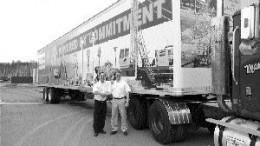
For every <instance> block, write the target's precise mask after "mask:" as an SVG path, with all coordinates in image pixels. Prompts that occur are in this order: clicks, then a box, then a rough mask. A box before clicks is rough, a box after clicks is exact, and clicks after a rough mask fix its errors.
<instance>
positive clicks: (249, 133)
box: [207, 2, 260, 146]
mask: <svg viewBox="0 0 260 146" xmlns="http://www.w3.org/2000/svg"><path fill="white" fill-rule="evenodd" d="M232 46H233V47H232V51H231V52H232V53H231V55H228V56H226V57H227V58H226V59H224V60H226V61H224V60H223V62H222V63H223V64H231V65H230V66H231V71H232V72H231V75H230V76H231V77H229V78H226V77H225V76H228V75H227V72H222V73H221V74H222V75H221V76H222V77H221V78H223V79H224V78H225V81H226V83H228V82H229V83H228V84H227V85H226V87H225V86H223V87H222V88H223V89H227V88H229V90H219V92H218V93H217V94H216V95H217V101H218V103H219V105H220V106H219V107H220V108H221V109H222V110H223V111H225V113H228V116H226V117H224V118H222V119H221V120H217V119H213V118H209V119H207V121H208V122H211V123H214V124H216V125H217V126H216V128H215V132H214V143H215V145H216V146H259V145H260V100H259V99H260V84H259V81H260V72H259V69H260V68H259V67H260V66H259V65H260V39H259V4H258V2H257V3H256V4H252V5H250V6H247V7H244V8H242V9H241V10H240V11H238V12H236V13H235V14H234V15H233V40H232ZM230 60H231V61H230ZM225 99H228V100H230V101H231V102H230V103H231V104H226V102H225Z"/></svg>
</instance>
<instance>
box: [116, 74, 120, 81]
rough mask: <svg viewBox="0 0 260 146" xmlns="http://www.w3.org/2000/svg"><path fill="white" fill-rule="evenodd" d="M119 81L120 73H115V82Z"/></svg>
mask: <svg viewBox="0 0 260 146" xmlns="http://www.w3.org/2000/svg"><path fill="white" fill-rule="evenodd" d="M120 79H121V73H119V72H117V73H116V80H117V81H119V80H120Z"/></svg>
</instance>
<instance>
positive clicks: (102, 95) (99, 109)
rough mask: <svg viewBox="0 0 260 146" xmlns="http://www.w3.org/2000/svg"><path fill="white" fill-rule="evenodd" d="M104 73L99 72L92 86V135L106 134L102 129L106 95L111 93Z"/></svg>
mask: <svg viewBox="0 0 260 146" xmlns="http://www.w3.org/2000/svg"><path fill="white" fill-rule="evenodd" d="M105 77H106V75H105V73H104V72H100V73H99V82H97V83H96V84H95V85H94V86H93V94H94V100H95V102H94V119H93V129H94V137H96V136H98V134H99V133H101V134H106V132H105V131H104V129H103V128H104V126H105V120H106V113H107V103H106V100H107V96H108V95H110V94H111V85H110V83H109V82H106V81H105Z"/></svg>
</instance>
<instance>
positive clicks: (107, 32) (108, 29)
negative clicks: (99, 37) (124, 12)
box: [106, 22, 113, 38]
mask: <svg viewBox="0 0 260 146" xmlns="http://www.w3.org/2000/svg"><path fill="white" fill-rule="evenodd" d="M112 29H113V26H112V22H110V23H109V24H107V25H106V37H107V38H108V37H110V36H112Z"/></svg>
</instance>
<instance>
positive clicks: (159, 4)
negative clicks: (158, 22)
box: [154, 0, 165, 19]
mask: <svg viewBox="0 0 260 146" xmlns="http://www.w3.org/2000/svg"><path fill="white" fill-rule="evenodd" d="M163 3H165V0H158V1H156V2H154V7H155V8H157V19H160V18H162V4H163Z"/></svg>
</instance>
